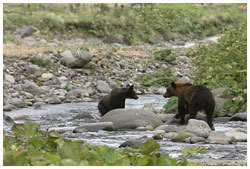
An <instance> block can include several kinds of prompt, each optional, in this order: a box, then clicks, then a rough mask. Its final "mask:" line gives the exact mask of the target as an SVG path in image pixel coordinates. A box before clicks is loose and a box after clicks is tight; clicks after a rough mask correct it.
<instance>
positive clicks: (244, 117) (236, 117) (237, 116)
mask: <svg viewBox="0 0 250 169" xmlns="http://www.w3.org/2000/svg"><path fill="white" fill-rule="evenodd" d="M230 121H247V113H246V112H245V113H236V114H235V115H233V116H232V117H231V118H230Z"/></svg>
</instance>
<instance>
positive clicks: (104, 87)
mask: <svg viewBox="0 0 250 169" xmlns="http://www.w3.org/2000/svg"><path fill="white" fill-rule="evenodd" d="M96 88H97V91H98V92H100V93H110V92H111V88H110V87H109V85H108V83H106V82H104V81H102V80H98V81H97V86H96Z"/></svg>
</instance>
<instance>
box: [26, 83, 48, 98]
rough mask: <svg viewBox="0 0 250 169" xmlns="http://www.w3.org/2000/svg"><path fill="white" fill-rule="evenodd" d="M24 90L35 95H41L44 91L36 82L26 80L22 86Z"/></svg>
mask: <svg viewBox="0 0 250 169" xmlns="http://www.w3.org/2000/svg"><path fill="white" fill-rule="evenodd" d="M22 88H23V90H24V91H26V92H29V93H31V94H33V95H37V96H39V95H41V94H42V93H44V91H43V90H42V89H41V88H40V87H39V86H38V85H37V84H36V83H34V82H31V81H28V80H26V81H25V83H24V85H23V86H22Z"/></svg>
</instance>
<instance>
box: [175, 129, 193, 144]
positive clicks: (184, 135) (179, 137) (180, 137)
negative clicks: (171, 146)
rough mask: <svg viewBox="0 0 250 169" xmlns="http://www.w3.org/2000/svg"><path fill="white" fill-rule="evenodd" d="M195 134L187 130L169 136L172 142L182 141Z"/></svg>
mask: <svg viewBox="0 0 250 169" xmlns="http://www.w3.org/2000/svg"><path fill="white" fill-rule="evenodd" d="M194 136H195V134H193V133H189V132H185V131H183V132H180V133H179V134H178V135H177V136H175V137H173V138H171V141H173V142H184V141H185V139H186V138H188V137H194Z"/></svg>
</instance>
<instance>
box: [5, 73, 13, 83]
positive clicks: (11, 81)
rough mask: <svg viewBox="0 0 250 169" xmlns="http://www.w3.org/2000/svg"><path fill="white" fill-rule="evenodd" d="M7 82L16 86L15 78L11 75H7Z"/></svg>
mask: <svg viewBox="0 0 250 169" xmlns="http://www.w3.org/2000/svg"><path fill="white" fill-rule="evenodd" d="M5 81H6V82H8V83H10V84H14V83H15V78H14V77H13V76H11V75H9V74H5Z"/></svg>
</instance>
